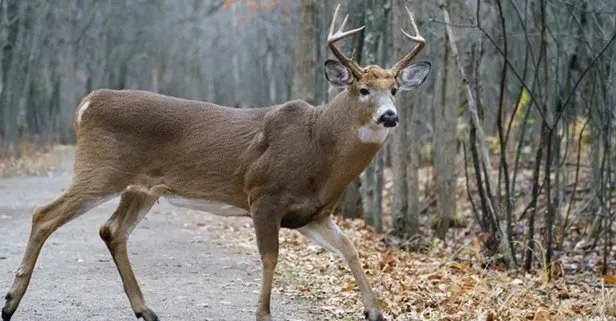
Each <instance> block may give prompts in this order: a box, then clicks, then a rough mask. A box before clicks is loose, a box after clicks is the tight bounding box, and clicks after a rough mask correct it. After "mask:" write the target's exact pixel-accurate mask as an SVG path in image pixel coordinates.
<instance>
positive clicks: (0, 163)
mask: <svg viewBox="0 0 616 321" xmlns="http://www.w3.org/2000/svg"><path fill="white" fill-rule="evenodd" d="M71 149H74V146H70V145H54V146H50V147H45V148H42V149H37V150H36V151H32V152H29V153H27V154H24V155H23V156H21V157H19V158H16V157H14V156H7V157H4V158H0V177H13V176H20V175H41V174H43V173H45V172H48V171H50V170H52V169H53V168H54V167H55V165H56V164H57V163H58V161H59V159H60V157H62V156H63V155H65V154H66V152H67V151H68V150H71Z"/></svg>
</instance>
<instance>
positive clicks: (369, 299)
mask: <svg viewBox="0 0 616 321" xmlns="http://www.w3.org/2000/svg"><path fill="white" fill-rule="evenodd" d="M298 230H299V231H300V232H301V233H302V234H303V235H305V236H306V237H308V238H309V239H311V240H312V241H314V242H315V243H317V244H319V245H321V246H322V247H323V248H325V249H327V250H329V251H331V252H334V253H336V254H338V256H340V257H341V258H342V259H344V260H345V261H346V263H347V264H348V266H349V268H350V269H351V273H353V276H354V277H355V281H356V282H357V284H358V285H359V290H360V291H361V296H362V301H363V303H364V316H365V317H366V320H369V321H384V320H385V319H384V318H383V313H382V312H381V310H380V309H379V307H378V304H377V300H376V296H375V295H374V293H373V292H372V288H371V286H370V283H369V282H368V278H367V277H366V273H365V272H364V270H363V269H362V267H361V263H360V261H359V255H358V254H357V250H356V249H355V246H354V245H353V243H351V241H349V239H347V238H346V236H344V234H343V233H342V231H341V230H340V228H339V227H338V225H336V223H334V221H333V220H332V218H331V216H327V217H326V218H323V219H321V220H319V221H314V222H311V223H309V224H307V225H305V226H303V227H301V228H299V229H298Z"/></svg>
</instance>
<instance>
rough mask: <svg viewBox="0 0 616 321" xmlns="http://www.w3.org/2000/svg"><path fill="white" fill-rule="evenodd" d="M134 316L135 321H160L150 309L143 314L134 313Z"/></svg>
mask: <svg viewBox="0 0 616 321" xmlns="http://www.w3.org/2000/svg"><path fill="white" fill-rule="evenodd" d="M135 316H136V317H137V319H140V318H142V319H143V320H144V321H160V319H159V318H158V316H157V315H156V313H154V312H152V310H150V309H146V310H145V311H143V312H135Z"/></svg>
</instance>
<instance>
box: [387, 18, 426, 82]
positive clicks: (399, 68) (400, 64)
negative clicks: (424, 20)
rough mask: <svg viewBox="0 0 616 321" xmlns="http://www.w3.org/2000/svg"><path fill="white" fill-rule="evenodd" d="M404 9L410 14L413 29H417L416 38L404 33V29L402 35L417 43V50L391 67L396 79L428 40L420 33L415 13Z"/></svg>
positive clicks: (414, 49)
mask: <svg viewBox="0 0 616 321" xmlns="http://www.w3.org/2000/svg"><path fill="white" fill-rule="evenodd" d="M404 8H405V9H406V12H408V14H409V18H410V19H411V24H412V25H413V29H415V36H411V35H410V34H408V33H407V32H406V31H404V29H402V28H400V30H402V34H404V36H405V37H407V38H408V39H410V40H411V41H413V42H415V43H417V45H415V48H413V50H411V52H409V54H408V55H406V56H405V57H404V58H402V59H401V60H400V61H398V62H397V63H396V64H395V65H394V66H393V67H391V69H390V71H391V73H392V74H394V76H396V77H397V76H398V74H399V73H400V71H402V69H404V67H406V66H408V64H409V63H411V61H413V59H415V57H416V56H417V55H418V54H419V53H420V52H421V50H422V49H423V48H424V46H425V45H426V39H424V37H422V36H421V34H420V33H419V28H417V24H416V23H415V18H413V13H411V10H409V8H408V7H404Z"/></svg>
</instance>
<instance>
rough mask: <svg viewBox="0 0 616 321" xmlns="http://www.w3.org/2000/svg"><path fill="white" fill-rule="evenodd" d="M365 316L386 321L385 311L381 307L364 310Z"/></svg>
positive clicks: (378, 320) (369, 320)
mask: <svg viewBox="0 0 616 321" xmlns="http://www.w3.org/2000/svg"><path fill="white" fill-rule="evenodd" d="M364 317H365V318H366V320H368V321H385V318H384V317H383V313H381V310H379V309H370V310H364Z"/></svg>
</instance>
